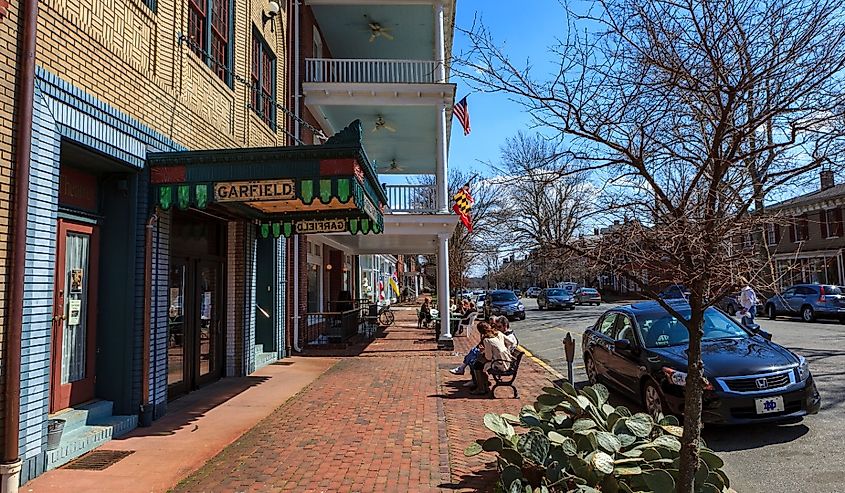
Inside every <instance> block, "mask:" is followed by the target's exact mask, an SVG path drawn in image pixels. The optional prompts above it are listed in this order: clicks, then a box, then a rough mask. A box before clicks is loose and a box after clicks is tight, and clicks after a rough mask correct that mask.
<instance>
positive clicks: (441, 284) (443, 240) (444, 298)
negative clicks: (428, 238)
mask: <svg viewBox="0 0 845 493" xmlns="http://www.w3.org/2000/svg"><path fill="white" fill-rule="evenodd" d="M449 301H450V300H449V236H448V235H446V234H440V235H438V236H437V310H438V311H439V312H440V340H439V341H438V344H439V345H441V346H444V347H446V348H452V347H454V345H453V342H452V331H451V325H450V320H449V315H450V310H449Z"/></svg>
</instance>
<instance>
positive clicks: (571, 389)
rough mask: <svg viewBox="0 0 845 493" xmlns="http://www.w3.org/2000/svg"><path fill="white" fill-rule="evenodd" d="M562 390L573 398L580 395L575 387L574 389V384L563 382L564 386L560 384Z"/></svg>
mask: <svg viewBox="0 0 845 493" xmlns="http://www.w3.org/2000/svg"><path fill="white" fill-rule="evenodd" d="M560 390H562V391H564V392H565V393H567V394H569V395H571V396H572V397H576V396H577V395H578V391H577V390H575V387H573V386H572V384H571V383H569V382H563V383H562V384H560Z"/></svg>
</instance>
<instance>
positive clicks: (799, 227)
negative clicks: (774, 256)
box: [789, 216, 810, 243]
mask: <svg viewBox="0 0 845 493" xmlns="http://www.w3.org/2000/svg"><path fill="white" fill-rule="evenodd" d="M789 233H790V236H791V237H792V241H793V242H794V243H797V242H799V241H804V240H807V239H809V238H810V229H809V227H808V225H807V216H798V217H794V218H792V227H791V228H790V229H789Z"/></svg>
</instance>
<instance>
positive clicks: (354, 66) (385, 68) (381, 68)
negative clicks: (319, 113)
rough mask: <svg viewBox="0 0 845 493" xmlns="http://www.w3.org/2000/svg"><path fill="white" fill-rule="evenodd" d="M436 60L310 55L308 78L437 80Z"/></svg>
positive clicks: (386, 81)
mask: <svg viewBox="0 0 845 493" xmlns="http://www.w3.org/2000/svg"><path fill="white" fill-rule="evenodd" d="M436 68H437V62H435V61H433V60H363V59H342V58H306V59H305V82H345V83H365V84H373V83H382V84H433V83H435V82H437V80H436Z"/></svg>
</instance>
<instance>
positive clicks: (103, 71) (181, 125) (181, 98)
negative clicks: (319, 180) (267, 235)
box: [36, 0, 288, 149]
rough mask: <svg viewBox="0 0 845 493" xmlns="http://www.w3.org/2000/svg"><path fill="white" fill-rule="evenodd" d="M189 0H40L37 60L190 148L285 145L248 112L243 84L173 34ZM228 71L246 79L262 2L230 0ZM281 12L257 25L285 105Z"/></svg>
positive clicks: (183, 23)
mask: <svg viewBox="0 0 845 493" xmlns="http://www.w3.org/2000/svg"><path fill="white" fill-rule="evenodd" d="M186 2H187V0H159V1H158V6H157V9H156V10H155V11H153V10H151V9H150V8H148V7H147V6H146V5H145V4H144V3H143V2H142V1H141V0H42V1H41V2H40V6H41V7H40V8H41V11H40V14H39V36H38V49H37V55H36V57H37V60H38V64H39V65H40V66H42V67H44V68H45V69H47V70H48V71H49V72H52V73H55V74H57V75H58V76H60V77H61V78H62V79H64V80H66V81H68V82H70V83H72V84H73V85H75V86H76V87H80V88H82V89H84V90H85V91H87V92H89V93H92V94H93V95H94V96H96V97H97V98H99V99H100V100H102V101H104V102H106V103H108V104H110V105H112V106H114V107H116V108H118V109H119V110H121V111H123V112H124V113H127V114H128V115H130V116H132V117H134V118H136V119H138V120H140V121H141V122H142V123H144V124H146V125H148V126H149V127H151V128H152V129H153V130H156V131H158V132H160V133H162V134H164V135H165V136H167V137H169V138H171V139H173V140H174V141H176V142H178V143H180V144H182V145H185V146H187V147H188V148H190V149H210V148H223V147H227V148H228V147H242V146H255V145H283V144H285V134H284V133H283V132H282V128H283V126H284V125H285V124H286V121H287V120H286V119H285V118H284V117H283V113H281V111H279V112H277V113H278V116H277V122H278V125H279V128H278V131H277V132H276V133H274V132H272V131H271V130H270V128H269V127H268V126H267V125H266V124H265V123H263V122H262V121H261V120H260V119H259V118H257V117H256V116H255V114H254V112H253V111H252V110H251V109H249V108H248V105H249V102H250V94H249V91H248V88H247V87H245V86H244V85H242V84H240V83H238V82H237V81H235V83H234V87H232V88H230V87H229V86H227V85H226V84H225V83H224V82H223V81H222V80H221V79H220V78H219V77H217V76H216V75H215V74H214V73H213V72H212V71H211V69H210V68H209V67H208V66H207V65H206V64H205V63H204V62H203V61H202V60H201V59H200V58H199V57H198V56H196V55H195V54H194V53H193V52H192V51H191V50H190V49H189V48H188V46H187V45H186V44H182V45H181V46H180V45H179V44H178V42H177V39H178V36H179V33H185V32H186V31H187V22H188V21H187V3H186ZM234 5H235V10H234V32H233V33H232V35H231V36H230V43H234V62H233V68H234V71H235V73H236V74H237V75H239V76H241V77H243V78H244V79H247V80H249V77H250V70H251V66H252V65H251V63H252V62H251V60H250V57H251V56H252V31H253V26H258V27H259V28H262V26H261V13H262V11H263V9H264V8H265V7H266V5H267V2H266V0H244V1H241V0H235V2H234ZM285 13H286V11H285V10H283V11H282V12H281V13H280V15H279V16H278V17H277V18H276V20H275V23H276V26H275V32H271V31H270V24H269V23H268V24H267V26H266V28H263V29H262V32H263V34H264V37H265V39H266V41H267V43H268V44H269V45H270V47H271V49H273V51H274V52H275V54H276V60H277V62H276V63H277V78H278V79H277V84H276V91H277V99H278V100H279V101H280V102H283V103H285V102H287V100H288V98H286V96H285V95H286V94H287V72H286V66H287V63H286V59H287V56H288V55H287V54H286V53H285V51H286V50H285V48H286V43H285V34H286V33H287V26H286V25H285V21H286V19H285V17H286V15H285Z"/></svg>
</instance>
